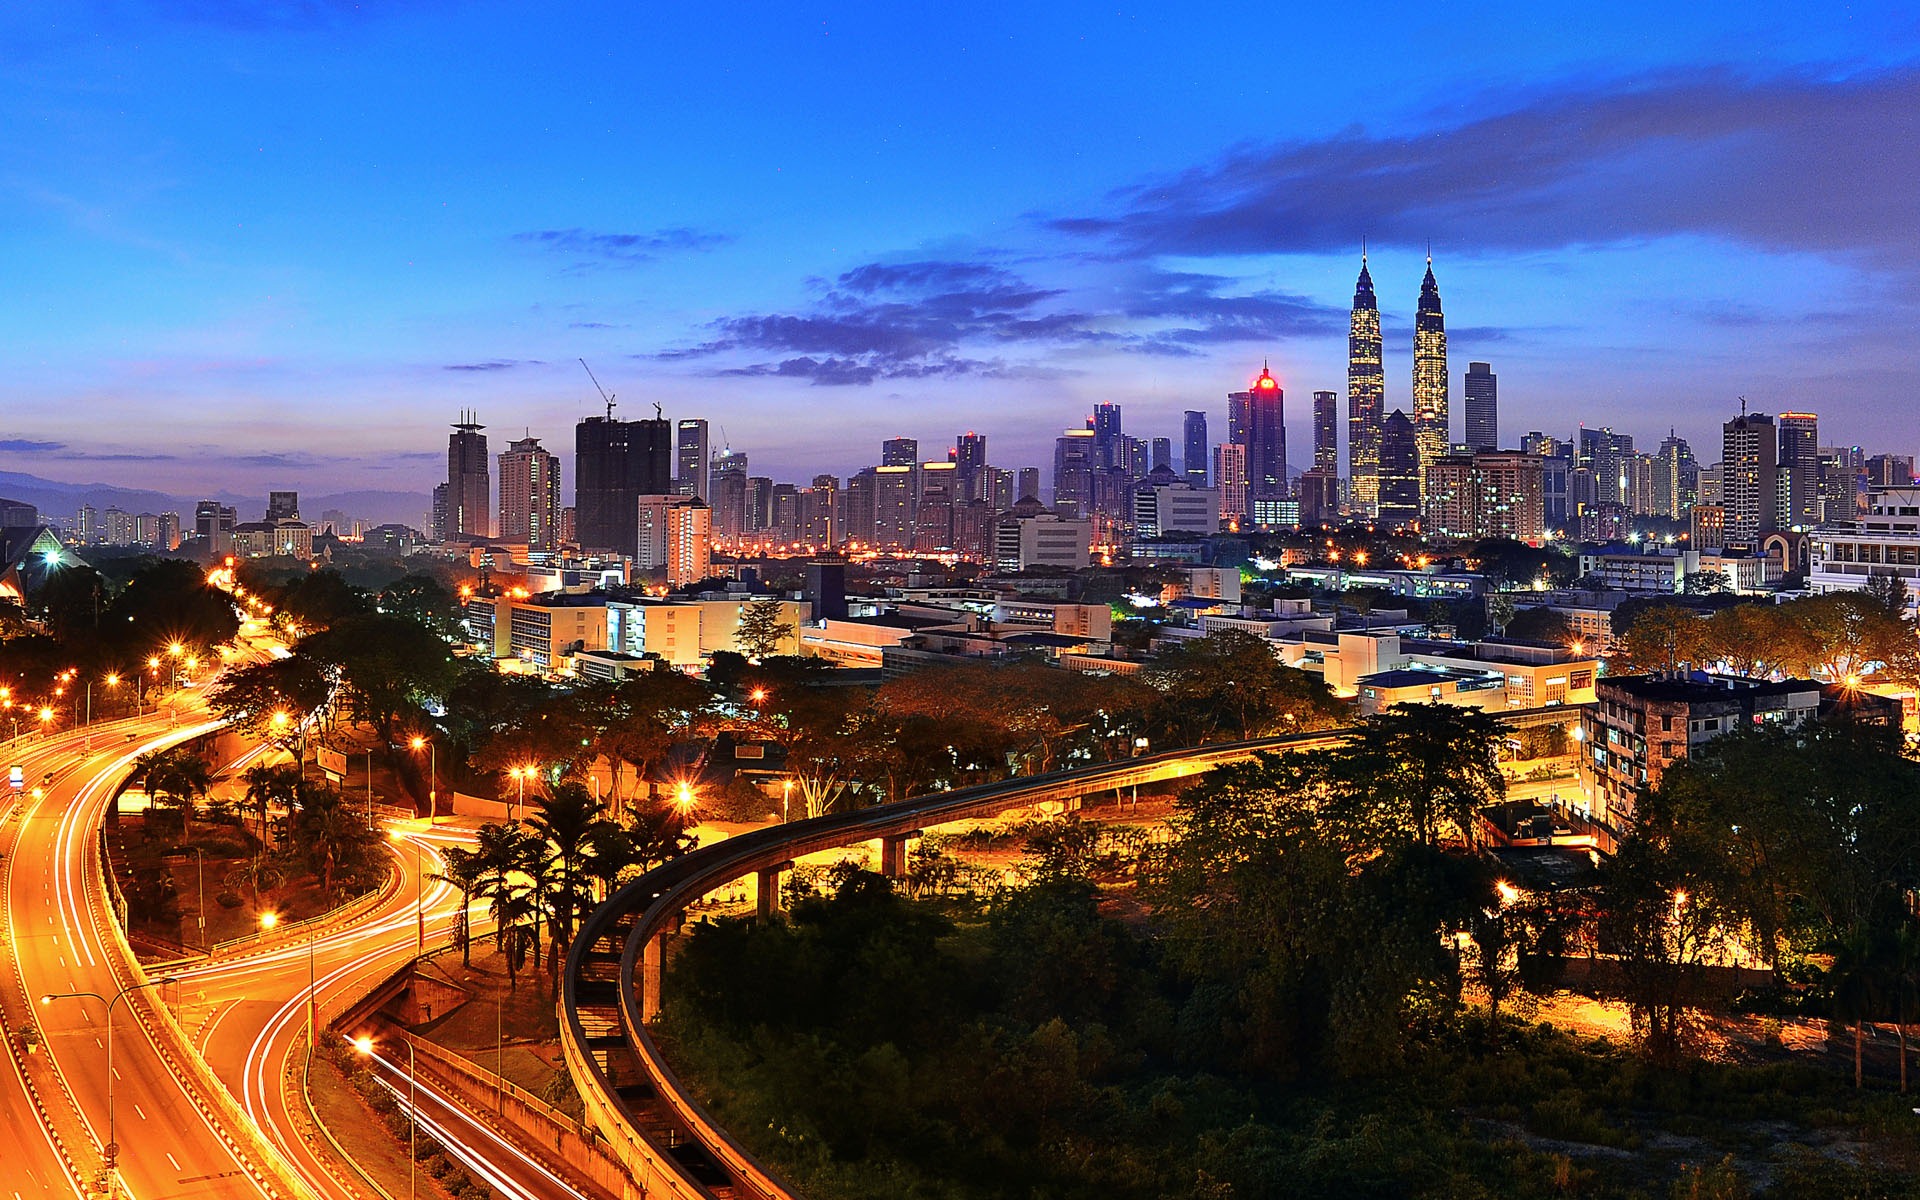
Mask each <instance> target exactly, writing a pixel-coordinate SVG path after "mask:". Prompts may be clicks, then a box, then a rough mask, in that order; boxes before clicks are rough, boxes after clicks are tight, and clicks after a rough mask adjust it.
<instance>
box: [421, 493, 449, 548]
mask: <svg viewBox="0 0 1920 1200" xmlns="http://www.w3.org/2000/svg"><path fill="white" fill-rule="evenodd" d="M447 512H448V505H447V485H446V483H445V481H442V482H440V483H436V484H434V485H433V501H432V507H431V508H430V509H429V510H428V512H427V540H428V541H430V542H444V541H446V540H447V533H448V531H449V529H451V528H452V523H451V522H450V521H449V520H448V519H447Z"/></svg>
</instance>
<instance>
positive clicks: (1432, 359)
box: [1413, 254, 1448, 470]
mask: <svg viewBox="0 0 1920 1200" xmlns="http://www.w3.org/2000/svg"><path fill="white" fill-rule="evenodd" d="M1447 426H1448V419H1447V318H1446V316H1445V314H1443V313H1442V312H1441V311H1440V285H1439V284H1437V283H1435V282H1434V279H1433V255H1431V254H1429V255H1427V277H1426V278H1425V279H1423V280H1421V281H1420V311H1419V312H1418V313H1416V314H1415V315H1414V318H1413V440H1414V444H1415V445H1417V446H1418V447H1419V448H1420V466H1421V468H1422V469H1423V470H1424V469H1425V467H1426V465H1427V464H1428V463H1429V462H1431V461H1433V460H1434V459H1436V458H1439V457H1440V456H1441V455H1442V454H1445V453H1446V452H1447V447H1448V433H1447Z"/></svg>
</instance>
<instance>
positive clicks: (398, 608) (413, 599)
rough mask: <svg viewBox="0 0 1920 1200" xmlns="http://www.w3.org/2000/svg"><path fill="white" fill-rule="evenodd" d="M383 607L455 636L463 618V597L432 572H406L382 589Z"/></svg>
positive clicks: (433, 629)
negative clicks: (413, 573)
mask: <svg viewBox="0 0 1920 1200" xmlns="http://www.w3.org/2000/svg"><path fill="white" fill-rule="evenodd" d="M380 611H381V612H383V613H389V614H391V615H393V616H396V617H403V618H405V619H406V620H409V621H412V622H413V623H414V624H416V625H419V626H420V627H421V628H423V629H427V630H429V631H431V632H433V633H437V634H439V635H440V636H441V637H452V636H453V634H454V631H455V630H456V629H457V628H458V627H459V624H460V618H461V615H462V614H461V607H460V600H459V598H458V597H457V596H455V595H454V593H453V590H452V589H451V588H449V587H447V585H446V584H444V583H442V582H440V581H439V580H438V579H435V578H434V577H433V576H431V575H403V576H401V577H400V578H399V579H396V580H394V581H393V582H392V583H390V584H388V585H387V586H386V587H385V588H384V589H383V590H382V591H381V592H380Z"/></svg>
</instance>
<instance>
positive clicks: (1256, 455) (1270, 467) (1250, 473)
mask: <svg viewBox="0 0 1920 1200" xmlns="http://www.w3.org/2000/svg"><path fill="white" fill-rule="evenodd" d="M1248 391H1249V392H1251V393H1252V399H1251V401H1250V402H1249V403H1248V405H1247V504H1248V506H1249V507H1248V511H1252V507H1253V506H1254V505H1256V504H1258V502H1259V501H1262V500H1285V499H1286V498H1287V496H1288V495H1289V492H1288V489H1287V394H1286V392H1285V391H1284V390H1283V389H1282V388H1281V387H1280V381H1279V380H1277V379H1275V378H1274V377H1273V373H1272V372H1271V371H1269V370H1268V369H1267V367H1266V366H1265V365H1264V364H1262V366H1261V368H1260V376H1259V378H1257V379H1255V380H1254V381H1253V386H1252V387H1251V388H1249V389H1248Z"/></svg>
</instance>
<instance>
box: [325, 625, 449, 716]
mask: <svg viewBox="0 0 1920 1200" xmlns="http://www.w3.org/2000/svg"><path fill="white" fill-rule="evenodd" d="M300 652H301V653H303V654H309V655H311V656H312V657H313V659H314V660H315V661H317V662H320V663H323V664H327V665H330V666H333V667H336V668H338V669H339V671H340V675H341V682H342V685H343V686H344V687H345V689H346V692H347V695H348V696H349V697H350V699H351V700H352V702H353V706H354V711H355V712H356V713H357V714H358V715H359V717H360V719H361V720H364V721H366V722H367V723H368V724H370V725H372V726H373V727H374V729H375V730H376V731H377V732H378V733H379V734H380V736H381V738H382V739H383V740H385V741H386V742H387V743H388V744H390V745H391V744H392V743H393V742H394V741H395V740H396V738H397V736H398V733H399V730H400V726H401V723H402V721H403V720H405V719H411V718H413V717H414V716H415V715H416V714H417V713H419V712H420V710H421V708H422V707H423V705H425V704H426V703H427V702H429V701H437V700H440V699H442V698H444V697H445V696H446V694H447V692H448V691H449V690H450V689H451V688H452V686H453V683H454V680H455V679H456V677H457V670H458V669H457V667H456V666H455V663H454V658H453V654H452V652H451V651H450V650H449V649H448V646H447V643H446V641H445V640H444V639H442V638H440V637H438V636H436V635H434V634H433V633H431V632H429V631H427V630H425V629H423V628H421V627H420V626H419V625H416V624H414V623H413V622H412V621H409V620H407V619H405V618H403V617H395V616H389V615H385V614H369V615H360V616H351V617H347V618H345V619H343V620H340V621H336V622H334V624H333V625H332V627H331V628H329V629H326V630H324V631H322V632H320V633H317V634H314V635H312V636H311V637H308V638H306V639H304V640H303V641H302V642H301V643H300Z"/></svg>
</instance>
